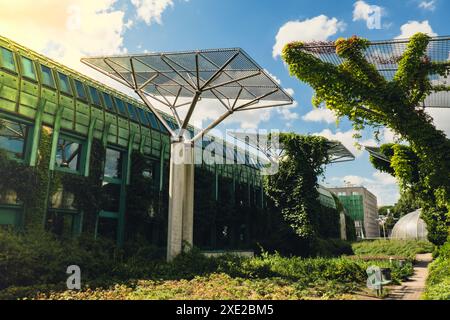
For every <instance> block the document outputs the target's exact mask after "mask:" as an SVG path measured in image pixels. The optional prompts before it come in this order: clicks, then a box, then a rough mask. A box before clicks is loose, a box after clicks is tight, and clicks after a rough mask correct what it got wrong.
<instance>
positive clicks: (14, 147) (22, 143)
mask: <svg viewBox="0 0 450 320" xmlns="http://www.w3.org/2000/svg"><path fill="white" fill-rule="evenodd" d="M28 131H29V126H28V125H25V124H23V123H20V122H14V121H9V120H5V119H0V150H3V151H4V152H6V154H8V155H9V156H11V157H13V158H15V159H24V158H25V147H26V140H27V137H28Z"/></svg>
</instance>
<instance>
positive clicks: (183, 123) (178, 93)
mask: <svg viewBox="0 0 450 320" xmlns="http://www.w3.org/2000/svg"><path fill="white" fill-rule="evenodd" d="M81 61H82V62H83V63H85V64H87V65H89V66H91V67H92V68H94V69H96V70H98V71H100V72H102V73H104V74H106V75H108V76H110V77H112V78H114V79H116V80H118V81H119V82H121V83H123V84H124V85H126V86H128V87H130V88H131V89H133V90H134V91H135V92H136V93H137V94H138V95H139V96H140V98H141V99H142V100H143V102H144V103H145V104H146V105H147V106H148V107H149V108H150V109H151V110H152V111H153V112H154V113H155V114H156V115H157V116H158V118H159V120H160V121H161V122H162V123H163V125H164V126H165V127H166V129H167V130H168V131H169V133H170V134H171V135H172V137H173V138H178V139H181V137H182V136H183V134H184V133H185V130H186V128H187V126H188V124H189V120H190V118H191V116H192V113H193V112H194V109H195V106H196V104H197V102H198V101H199V100H200V99H214V100H217V101H219V102H220V105H221V106H222V107H223V108H224V109H225V110H224V113H223V114H222V116H220V117H219V118H218V119H216V120H215V121H214V122H212V123H211V124H210V125H209V126H208V127H207V128H205V129H203V130H202V131H200V132H199V133H198V134H197V135H196V136H195V137H193V138H192V140H193V141H195V140H197V139H198V138H200V137H201V136H203V135H204V134H205V133H206V132H207V131H208V130H210V129H212V128H213V127H214V126H216V125H217V124H219V123H220V122H221V121H222V120H224V119H225V118H226V117H228V116H229V115H231V114H232V113H234V112H239V111H245V110H252V109H259V108H268V107H274V106H282V105H289V104H292V102H293V99H292V97H291V96H290V95H289V94H287V93H286V92H285V91H284V90H283V89H282V88H281V87H280V86H279V85H278V84H277V83H276V82H275V81H274V80H273V79H272V77H271V76H270V75H268V74H267V72H266V71H265V70H264V69H262V68H261V67H260V66H259V65H258V64H257V63H256V62H255V61H254V60H253V59H251V58H250V57H249V56H248V54H247V53H246V52H245V51H244V50H242V49H240V48H232V49H214V50H197V51H186V52H165V53H148V54H137V55H127V56H109V57H90V58H83V59H81ZM151 100H152V101H151ZM181 100H184V101H181ZM186 100H188V101H187V102H186ZM155 102H156V103H159V104H160V105H162V106H164V107H167V108H168V109H169V110H170V112H171V114H172V115H173V116H174V118H175V120H176V122H177V125H178V128H179V130H178V132H175V131H174V129H173V128H172V127H170V126H169V125H168V123H167V121H166V120H165V119H164V118H163V116H162V115H161V112H160V111H159V110H158V109H157V108H155V107H154V106H153V103H155ZM184 106H188V110H187V112H186V114H185V115H184V119H182V117H181V114H180V112H179V110H180V109H179V108H180V107H184Z"/></svg>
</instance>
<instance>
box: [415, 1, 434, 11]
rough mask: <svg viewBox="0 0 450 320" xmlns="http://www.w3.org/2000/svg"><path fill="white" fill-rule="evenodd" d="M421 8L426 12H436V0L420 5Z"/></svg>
mask: <svg viewBox="0 0 450 320" xmlns="http://www.w3.org/2000/svg"><path fill="white" fill-rule="evenodd" d="M419 8H421V9H424V10H430V11H434V10H435V9H436V2H435V0H431V1H422V2H420V3H419Z"/></svg>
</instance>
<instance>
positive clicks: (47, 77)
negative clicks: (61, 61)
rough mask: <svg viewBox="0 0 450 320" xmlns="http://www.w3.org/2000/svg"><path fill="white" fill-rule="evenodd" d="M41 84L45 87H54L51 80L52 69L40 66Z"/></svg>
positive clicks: (53, 82)
mask: <svg viewBox="0 0 450 320" xmlns="http://www.w3.org/2000/svg"><path fill="white" fill-rule="evenodd" d="M41 73H42V83H43V84H45V85H46V86H49V87H52V88H54V87H55V80H54V79H53V73H52V69H50V68H49V67H47V66H44V65H42V64H41Z"/></svg>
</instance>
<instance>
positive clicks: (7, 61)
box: [0, 48, 16, 72]
mask: <svg viewBox="0 0 450 320" xmlns="http://www.w3.org/2000/svg"><path fill="white" fill-rule="evenodd" d="M0 53H1V66H2V68H5V69H8V70H10V71H14V72H16V64H15V63H14V53H13V52H12V51H11V50H8V49H6V48H1V50H0Z"/></svg>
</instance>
